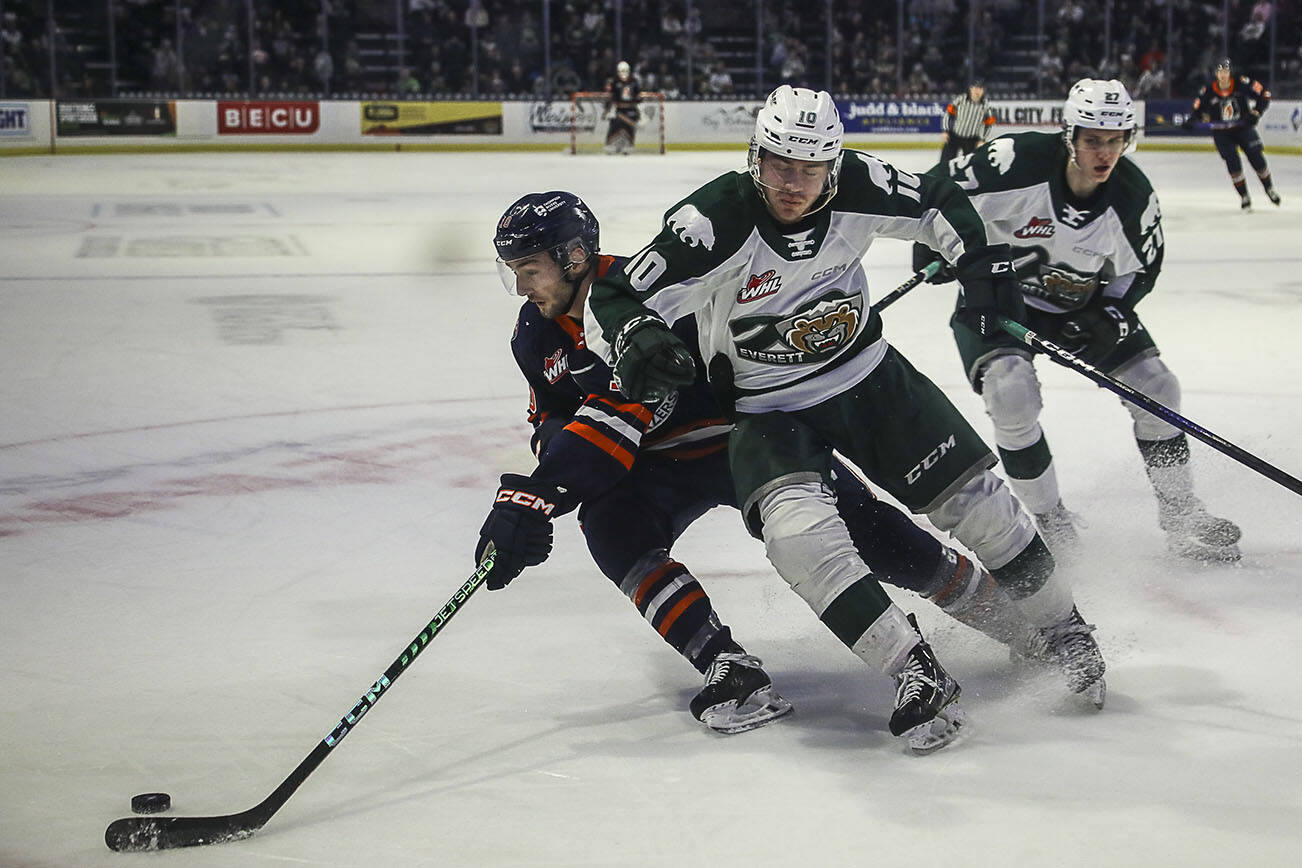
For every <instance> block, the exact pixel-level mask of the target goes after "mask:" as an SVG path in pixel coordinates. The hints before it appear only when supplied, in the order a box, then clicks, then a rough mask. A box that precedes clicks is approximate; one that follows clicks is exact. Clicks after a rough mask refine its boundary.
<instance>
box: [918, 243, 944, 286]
mask: <svg viewBox="0 0 1302 868" xmlns="http://www.w3.org/2000/svg"><path fill="white" fill-rule="evenodd" d="M937 261H938V262H940V268H939V269H937V270H936V273H935V274H933V275H932V276H931V277H928V278H927V283H949V282H950V281H951V280H953V279H954V268H953V266H951V265H950V264H949V263H948V262H946V261H945V259H944V257H942V256H941V255H940V254H939V253H936V252H935V251H934V250H932V249H931V248H930V247H928V246H927V245H925V244H918V243H916V242H915V243H914V245H913V270H914V271H915V272H916V271H921V270H922V269H924V268H926V267H927V266H928V265H930V264H931V263H933V262H937Z"/></svg>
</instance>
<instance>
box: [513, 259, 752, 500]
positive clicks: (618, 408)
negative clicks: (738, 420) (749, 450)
mask: <svg viewBox="0 0 1302 868" xmlns="http://www.w3.org/2000/svg"><path fill="white" fill-rule="evenodd" d="M624 261H625V260H624V259H622V258H620V259H617V258H616V257H613V256H602V257H600V260H599V263H598V269H597V273H598V276H602V275H604V274H605V273H606V272H607V271H609V270H610V269H611V268H612V267H615V266H622V265H623V262H624ZM692 328H694V325H693V324H692V321H691V319H690V318H688V319H687V320H686V321H684V322H683V323H682V324H681V325H680V326H676V327H675V329H674V331H675V332H676V333H677V334H678V336H679V337H680V338H682V339H683V340H684V342H685V343H686V344H687V345H688V346H689V347H691V346H696V343H697V342H696V336H695V335H694V334H688V333H686V332H687V331H688V330H690V329H692ZM511 352H512V354H513V355H514V356H515V361H516V364H517V365H519V367H520V371H521V373H523V374H524V378H525V380H526V381H527V382H528V384H529V422H530V423H531V424H532V425H533V428H534V432H533V437H532V441H531V446H532V448H533V452H534V454H535V455H536V456H537V457H538V469H537V470H535V471H534V473H533V474H532V477H533V478H534V479H537V480H540V481H545V482H548V483H551V484H552V485H556V486H558V487H560V488H562V489H565V490H567V491H569V492H570V493H571V494H573V495H574V496H575V498H574V499H575V501H577V502H582V501H586V500H590V499H592V498H593V497H596V496H597V495H599V494H602V493H603V492H605V491H607V490H609V489H610V488H612V487H613V486H614V485H615V484H616V483H617V482H619V480H620V479H621V478H622V477H623V476H624V474H625V473H627V472H628V471H629V470H630V469H632V467H633V463H634V462H635V461H637V460H639V456H645V457H644V458H643V460H672V461H690V460H692V459H694V458H699V457H703V456H705V455H711V454H713V453H716V452H719V451H721V450H723V449H726V448H727V445H728V432H729V431H730V430H731V428H732V426H731V425H730V424H729V423H728V422H727V421H726V420H725V419H724V418H723V414H722V412H721V411H720V409H719V405H718V403H717V402H716V401H715V399H714V396H713V395H712V394H711V392H710V387H709V383H708V382H707V381H706V379H705V375H704V370H705V366H704V365H702V364H700V360H699V359H698V360H697V362H698V364H697V380H696V382H695V383H693V384H692V385H691V386H688V387H686V388H684V389H680V390H679V391H678V392H675V393H674V394H672V395H670V396H669V397H668V398H666V399H665V400H664V401H662V402H660V403H659V404H656V405H651V406H646V405H643V404H639V403H636V402H634V401H631V400H629V399H628V398H627V397H625V396H624V395H622V394H621V393H620V392H619V390H618V389H617V388H616V386H615V383H614V375H613V373H612V372H611V370H610V367H609V366H608V365H607V364H606V363H605V361H603V360H602V358H601V357H600V356H599V355H597V354H596V353H594V352H592V351H591V350H589V349H588V347H587V344H586V342H585V341H584V336H583V325H582V323H581V322H579V321H578V320H575V319H573V318H571V317H569V316H562V317H560V318H558V319H556V320H549V319H546V318H545V317H543V316H542V314H541V313H540V312H539V310H538V307H537V305H535V304H533V302H528V301H526V302H525V303H524V304H523V305H521V307H520V313H519V316H518V317H517V319H516V325H515V333H514V334H513V335H512V337H511Z"/></svg>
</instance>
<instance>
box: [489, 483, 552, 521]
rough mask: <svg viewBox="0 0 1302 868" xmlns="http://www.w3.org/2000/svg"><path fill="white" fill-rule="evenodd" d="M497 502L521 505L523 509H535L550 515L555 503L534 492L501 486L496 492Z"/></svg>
mask: <svg viewBox="0 0 1302 868" xmlns="http://www.w3.org/2000/svg"><path fill="white" fill-rule="evenodd" d="M497 502H498V503H514V504H515V505H516V506H523V507H524V508H525V509H536V510H538V511H539V512H541V513H542V514H543V515H551V514H552V510H554V509H555V508H556V504H554V503H548V502H547V501H545V500H543V499H542V498H541V497H539V496H538V495H536V494H530V493H529V492H527V491H519V490H518V489H515V488H503V489H499V490H498V492H497Z"/></svg>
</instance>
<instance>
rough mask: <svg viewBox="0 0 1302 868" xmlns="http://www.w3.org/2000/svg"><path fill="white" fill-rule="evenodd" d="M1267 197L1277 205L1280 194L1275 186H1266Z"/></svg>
mask: <svg viewBox="0 0 1302 868" xmlns="http://www.w3.org/2000/svg"><path fill="white" fill-rule="evenodd" d="M1266 198H1267V199H1269V200H1270V201H1271V202H1274V203H1275V204H1276V205H1278V204H1279V194H1278V193H1276V192H1275V188H1274V187H1267V188H1266Z"/></svg>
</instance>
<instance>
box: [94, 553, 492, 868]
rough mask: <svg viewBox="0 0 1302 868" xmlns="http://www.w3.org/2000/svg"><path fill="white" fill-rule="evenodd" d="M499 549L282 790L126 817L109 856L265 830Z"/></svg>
mask: <svg viewBox="0 0 1302 868" xmlns="http://www.w3.org/2000/svg"><path fill="white" fill-rule="evenodd" d="M496 554H497V552H496V549H495V547H494V546H493V544H492V543H491V542H490V543H489V544H488V546H487V548H485V550H484V554H483V557H482V558H481V559H480V561H479V566H478V567H476V569H475V572H474V574H473V575H471V577H470V578H468V579H466V581H465V582H464V583H462V585H461V587H460V588H458V589H457V592H456V593H455V594H453V595H452V597H451V598H450V599H449V600H448V601H447V602H446V603H444V604H443V608H442V609H440V610H439V611H438V614H436V615H435V616H434V618H433V620H431V621H430V622H429V623H428V624H426V625H425V629H424V630H422V631H421V632H420V633H419V634H418V635H417V636H416V638H414V639H412V640H411V642H410V643H409V644H408V645H407V647H406V648H405V649H403V652H402V653H401V654H399V655H398V658H397V659H396V660H394V661H393V663H391V664H390V665H389V668H388V669H386V670H385V671H384V674H383V675H381V676H380V677H379V679H378V680H376V682H375V683H374V684H373V685H371V687H370V689H368V690H367V691H366V693H364V694H362V698H361V699H359V700H357V702H355V703H354V704H353V707H352V708H351V709H350V710H349V711H348V713H347V714H346V715H344V716H343V717H342V718H341V719H340V720H339V723H337V724H335V728H334V729H332V730H331V731H330V733H329V734H328V735H327V736H326V737H325V738H323V739H322V740H321V741H320V742H318V743H317V746H316V747H315V748H313V749H312V752H311V753H309V754H308V755H307V756H306V757H304V758H303V761H302V762H300V763H299V764H298V767H297V768H295V769H294V770H293V771H292V772H290V773H289V776H288V777H287V778H285V779H284V780H283V781H281V782H280V786H278V787H276V789H275V790H274V791H273V792H272V793H271V795H269V796H267V797H266V798H265V799H263V800H262V801H261V802H259V803H258V804H256V805H254V806H253V807H252V808H249V809H248V810H247V811H242V812H240V813H238V814H222V815H220V816H215V817H158V816H150V817H123V818H122V819H120V820H114V821H113V822H112V823H109V826H108V828H107V829H105V830H104V843H105V844H107V845H108V848H109V849H110V850H114V851H117V852H130V853H139V852H143V851H146V850H173V849H176V848H177V847H198V846H200V845H203V844H222V843H225V842H227V841H239V840H241V839H243V838H248V837H250V836H251V835H253V833H254V832H256V831H258V830H259V829H261V828H262V827H263V826H264V825H266V823H267V821H268V820H270V819H271V817H272V815H273V814H275V813H276V811H278V810H280V807H281V805H283V804H285V802H287V801H288V800H289V797H290V796H292V795H293V794H294V791H295V790H297V789H298V787H299V785H300V784H302V783H303V781H305V780H307V777H308V775H310V774H312V772H314V771H316V767H317V766H319V765H321V763H322V762H324V761H325V758H326V757H327V756H329V754H330V752H331V751H332V750H334V749H335V747H336V746H338V744H339V743H340V742H341V741H343V740H344V736H346V735H348V733H350V732H352V731H353V729H354V728H355V727H356V726H357V724H358V723H359V722H360V720H361V718H362V715H364V714H366V712H367V711H369V710H370V709H371V708H373V707H374V706H375V704H376V703H377V702H379V701H380V698H381V697H383V696H384V694H385V692H386V691H387V690H388V689H389V687H390V686H392V684H393V682H394V681H397V680H398V676H399V675H401V674H402V673H403V672H406V671H407V667H408V666H410V665H411V663H412V661H414V660H415V659H416V657H417V656H419V655H420V652H421V651H423V650H425V646H427V645H428V644H429V643H430V642H431V641H433V639H434V637H435V636H437V635H438V633H439V631H440V630H442V629H443V627H444V625H446V624H447V622H448V621H450V620H452V616H453V615H455V614H456V613H457V612H459V611H460V610H461V607H462V606H463V605H464V604H465V602H466V600H468V599H470V595H471V594H473V593H474V592H475V591H476V590H478V589H479V586H480V585H481V584H483V582H484V580H485V579H486V578H487V577H488V573H489V572H490V571H491V570H492V569H493V562H494V559H495V558H496Z"/></svg>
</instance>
